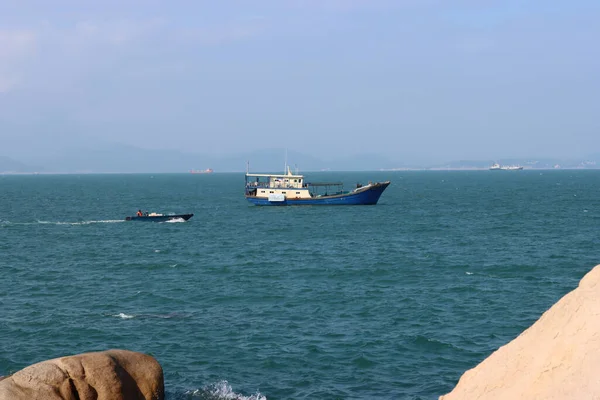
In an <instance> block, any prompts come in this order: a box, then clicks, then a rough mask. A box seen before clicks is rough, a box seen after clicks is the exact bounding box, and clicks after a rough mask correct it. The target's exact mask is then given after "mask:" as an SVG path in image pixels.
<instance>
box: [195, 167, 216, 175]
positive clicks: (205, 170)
mask: <svg viewBox="0 0 600 400" xmlns="http://www.w3.org/2000/svg"><path fill="white" fill-rule="evenodd" d="M213 172H214V171H213V169H212V168H207V169H203V170H199V169H191V170H190V174H212V173H213Z"/></svg>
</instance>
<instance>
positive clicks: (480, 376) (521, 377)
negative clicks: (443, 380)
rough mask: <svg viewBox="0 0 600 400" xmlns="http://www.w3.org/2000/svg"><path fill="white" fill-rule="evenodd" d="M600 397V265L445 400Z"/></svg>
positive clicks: (469, 373) (462, 380)
mask: <svg viewBox="0 0 600 400" xmlns="http://www.w3.org/2000/svg"><path fill="white" fill-rule="evenodd" d="M455 399H457V400H458V399H460V400H477V399H485V400H496V399H497V400H521V399H523V400H525V399H526V400H538V399H539V400H542V399H543V400H563V399H564V400H567V399H568V400H574V399H582V400H583V399H586V400H593V399H595V400H598V399H600V265H598V266H596V267H595V268H594V269H593V270H592V271H590V272H589V273H588V274H587V275H585V276H584V277H583V279H582V280H581V282H580V283H579V287H577V288H576V289H575V290H573V291H571V292H570V293H568V294H566V295H565V296H564V297H563V298H562V299H560V300H559V301H558V302H557V303H556V304H555V305H554V306H552V307H551V308H550V309H549V310H548V311H546V312H545V313H544V314H543V315H542V316H541V318H540V319H539V320H538V321H536V322H535V323H534V324H533V325H532V326H531V327H529V328H528V329H527V330H525V331H524V332H523V333H521V335H519V336H518V337H517V338H516V339H514V340H513V341H511V342H510V343H508V344H507V345H505V346H502V347H500V348H499V349H498V350H497V351H495V352H494V353H492V355H490V356H489V357H488V358H486V359H485V360H483V361H482V362H481V363H480V364H479V365H478V366H476V367H475V368H473V369H471V370H469V371H467V372H465V373H464V374H463V376H462V377H461V378H460V380H459V381H458V384H457V385H456V387H455V388H454V390H452V392H450V393H449V394H447V395H445V396H441V397H440V400H455Z"/></svg>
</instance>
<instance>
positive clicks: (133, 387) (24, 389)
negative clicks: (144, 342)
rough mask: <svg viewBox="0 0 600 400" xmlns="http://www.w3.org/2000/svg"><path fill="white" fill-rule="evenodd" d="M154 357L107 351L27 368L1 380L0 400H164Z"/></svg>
mask: <svg viewBox="0 0 600 400" xmlns="http://www.w3.org/2000/svg"><path fill="white" fill-rule="evenodd" d="M163 399H164V381H163V372H162V368H161V366H160V364H159V363H158V362H157V361H156V359H154V358H153V357H151V356H149V355H146V354H142V353H136V352H133V351H127V350H107V351H102V352H96V353H84V354H78V355H74V356H68V357H61V358H55V359H53V360H48V361H43V362H40V363H37V364H33V365H30V366H29V367H26V368H24V369H22V370H20V371H18V372H16V373H15V374H13V375H11V376H8V377H5V379H3V380H0V400H163Z"/></svg>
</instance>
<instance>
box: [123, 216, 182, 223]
mask: <svg viewBox="0 0 600 400" xmlns="http://www.w3.org/2000/svg"><path fill="white" fill-rule="evenodd" d="M193 216H194V214H179V215H143V216H141V217H140V216H135V217H127V218H125V221H149V222H166V221H172V220H176V219H183V220H184V221H187V220H188V219H190V218H192V217H193Z"/></svg>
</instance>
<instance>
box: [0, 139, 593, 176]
mask: <svg viewBox="0 0 600 400" xmlns="http://www.w3.org/2000/svg"><path fill="white" fill-rule="evenodd" d="M287 159H288V165H290V167H291V168H292V170H295V169H296V167H297V168H299V170H300V171H321V170H331V171H376V170H407V169H419V170H425V169H433V170H440V169H451V170H461V169H487V168H489V166H490V165H491V164H492V163H494V162H498V163H499V164H503V165H522V166H523V167H524V168H525V169H555V168H562V169H573V168H579V169H595V168H600V154H595V155H591V156H589V157H587V158H585V159H576V160H560V159H499V160H459V161H451V162H447V163H440V164H431V165H418V164H406V163H402V162H396V161H393V160H390V159H388V158H386V157H382V156H381V155H377V154H359V155H354V156H346V157H334V158H332V159H328V160H323V159H320V158H317V157H313V156H310V155H307V154H304V153H301V152H296V151H288V153H287ZM248 162H249V167H250V170H251V171H252V172H276V171H283V168H284V165H285V150H284V149H265V150H257V151H251V152H247V153H243V154H237V155H229V156H214V155H206V154H193V153H184V152H180V151H176V150H148V149H141V148H138V147H134V146H122V145H108V146H98V147H95V148H72V149H68V150H66V151H64V152H63V153H62V154H59V155H56V156H53V157H50V158H48V159H44V160H35V164H37V165H31V164H27V163H24V162H21V161H18V160H15V159H13V158H10V157H8V156H2V155H0V173H34V172H39V173H176V172H187V171H190V170H192V169H207V168H211V169H213V170H214V171H215V172H243V171H245V170H246V164H247V163H248Z"/></svg>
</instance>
